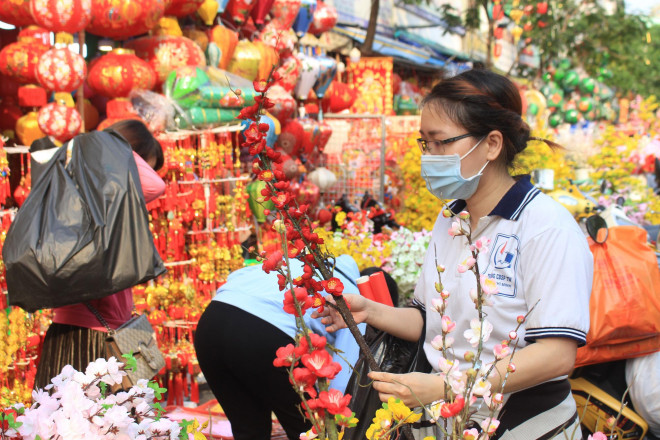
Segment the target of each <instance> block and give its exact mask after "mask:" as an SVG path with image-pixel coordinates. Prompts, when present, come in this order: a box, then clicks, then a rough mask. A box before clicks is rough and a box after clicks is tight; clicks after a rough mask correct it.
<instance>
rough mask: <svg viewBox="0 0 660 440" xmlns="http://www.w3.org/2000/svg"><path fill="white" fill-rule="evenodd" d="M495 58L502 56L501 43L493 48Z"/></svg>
mask: <svg viewBox="0 0 660 440" xmlns="http://www.w3.org/2000/svg"><path fill="white" fill-rule="evenodd" d="M493 56H494V57H495V58H499V57H500V56H502V45H501V44H500V43H495V45H494V46H493Z"/></svg>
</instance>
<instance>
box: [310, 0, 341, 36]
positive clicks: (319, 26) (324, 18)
mask: <svg viewBox="0 0 660 440" xmlns="http://www.w3.org/2000/svg"><path fill="white" fill-rule="evenodd" d="M338 19H339V16H338V15H337V9H335V7H334V6H330V5H327V4H325V3H324V2H322V1H321V0H317V2H316V10H315V11H314V17H313V18H312V22H311V24H310V25H309V29H308V30H307V32H309V33H310V34H312V35H317V36H318V35H321V34H322V33H323V32H327V31H329V30H330V29H332V28H333V27H335V25H336V24H337V20H338Z"/></svg>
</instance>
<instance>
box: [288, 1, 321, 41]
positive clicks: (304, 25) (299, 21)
mask: <svg viewBox="0 0 660 440" xmlns="http://www.w3.org/2000/svg"><path fill="white" fill-rule="evenodd" d="M314 11H316V0H302V2H301V4H300V10H299V11H298V15H297V16H296V20H295V21H294V22H293V30H294V31H295V32H296V35H297V36H298V38H300V37H302V36H303V35H305V34H306V33H307V29H309V25H310V24H311V23H312V19H313V18H314Z"/></svg>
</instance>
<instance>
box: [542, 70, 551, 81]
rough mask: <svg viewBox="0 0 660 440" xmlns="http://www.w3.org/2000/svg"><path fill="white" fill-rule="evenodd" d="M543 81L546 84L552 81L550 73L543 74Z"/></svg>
mask: <svg viewBox="0 0 660 440" xmlns="http://www.w3.org/2000/svg"><path fill="white" fill-rule="evenodd" d="M543 81H545V82H546V83H549V82H550V81H552V74H551V73H550V72H545V73H544V74H543Z"/></svg>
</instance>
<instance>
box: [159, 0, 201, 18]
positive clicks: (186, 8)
mask: <svg viewBox="0 0 660 440" xmlns="http://www.w3.org/2000/svg"><path fill="white" fill-rule="evenodd" d="M202 3H204V0H169V2H168V5H167V7H166V9H165V15H173V16H175V17H185V16H186V15H190V14H193V13H194V12H195V11H196V10H198V9H199V7H200V6H202Z"/></svg>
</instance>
